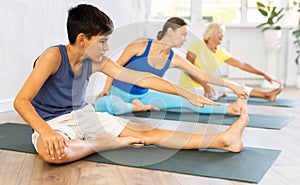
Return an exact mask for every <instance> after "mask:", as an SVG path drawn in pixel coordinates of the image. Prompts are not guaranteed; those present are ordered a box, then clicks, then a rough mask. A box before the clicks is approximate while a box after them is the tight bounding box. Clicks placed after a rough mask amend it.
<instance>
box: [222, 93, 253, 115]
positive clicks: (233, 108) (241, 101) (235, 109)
mask: <svg viewBox="0 0 300 185" xmlns="http://www.w3.org/2000/svg"><path fill="white" fill-rule="evenodd" d="M247 101H248V98H240V97H237V99H236V101H235V102H233V103H230V104H228V107H227V113H228V114H236V115H240V113H241V107H245V106H246V105H247Z"/></svg>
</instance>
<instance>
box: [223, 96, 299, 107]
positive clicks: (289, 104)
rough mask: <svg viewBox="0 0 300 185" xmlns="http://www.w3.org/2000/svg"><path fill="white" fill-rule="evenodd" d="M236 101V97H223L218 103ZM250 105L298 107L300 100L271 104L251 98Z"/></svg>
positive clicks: (284, 100)
mask: <svg viewBox="0 0 300 185" xmlns="http://www.w3.org/2000/svg"><path fill="white" fill-rule="evenodd" d="M235 100H236V97H235V96H227V97H221V98H220V99H219V100H218V102H221V103H232V102H234V101H235ZM248 104H251V105H264V106H278V107H296V106H298V105H299V104H300V100H291V99H283V98H282V99H276V101H274V102H269V101H268V100H266V99H262V98H249V99H248Z"/></svg>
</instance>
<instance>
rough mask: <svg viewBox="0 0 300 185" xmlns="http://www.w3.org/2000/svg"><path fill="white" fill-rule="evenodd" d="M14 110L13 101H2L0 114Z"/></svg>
mask: <svg viewBox="0 0 300 185" xmlns="http://www.w3.org/2000/svg"><path fill="white" fill-rule="evenodd" d="M12 110H14V107H13V99H6V100H0V112H7V111H12Z"/></svg>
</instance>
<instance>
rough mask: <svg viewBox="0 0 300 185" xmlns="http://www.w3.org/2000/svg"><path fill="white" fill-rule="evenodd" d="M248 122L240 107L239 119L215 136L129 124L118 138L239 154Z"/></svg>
mask: <svg viewBox="0 0 300 185" xmlns="http://www.w3.org/2000/svg"><path fill="white" fill-rule="evenodd" d="M248 120H249V118H248V115H247V113H246V109H245V107H242V108H241V115H240V118H239V119H238V120H237V121H236V122H235V123H233V124H232V125H231V126H230V127H229V128H228V129H227V130H225V131H224V132H220V133H216V134H193V133H186V132H177V131H172V130H162V129H158V128H153V127H151V126H147V125H140V124H136V123H132V122H130V123H128V124H127V126H126V127H125V129H124V130H123V131H122V133H121V134H120V136H121V137H124V136H133V137H137V138H141V139H143V140H144V141H145V145H158V146H161V147H166V148H173V149H199V148H214V149H223V150H228V151H231V152H240V151H241V150H242V135H243V131H244V128H245V127H246V125H247V123H248Z"/></svg>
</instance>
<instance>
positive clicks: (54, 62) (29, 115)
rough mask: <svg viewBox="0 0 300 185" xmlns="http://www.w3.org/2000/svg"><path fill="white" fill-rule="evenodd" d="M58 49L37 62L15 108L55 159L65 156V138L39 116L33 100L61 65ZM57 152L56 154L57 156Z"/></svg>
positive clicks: (17, 98)
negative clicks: (38, 135) (32, 102)
mask: <svg viewBox="0 0 300 185" xmlns="http://www.w3.org/2000/svg"><path fill="white" fill-rule="evenodd" d="M60 60H61V58H60V53H59V49H58V48H50V49H48V50H47V51H46V52H45V53H44V54H43V55H41V56H40V57H39V59H38V60H37V64H36V66H35V68H34V69H33V71H32V72H31V74H30V76H29V77H28V79H27V81H26V82H25V84H24V85H23V87H22V88H21V90H20V92H19V93H18V95H17V96H16V98H15V100H14V107H15V109H16V111H17V112H18V113H19V114H20V116H21V117H22V118H23V119H24V120H25V121H26V122H27V123H28V124H29V125H30V126H31V127H32V128H33V129H34V130H36V131H37V132H38V133H39V134H40V137H41V139H42V143H43V145H44V146H45V148H46V153H47V154H48V155H49V156H50V157H51V158H53V157H54V156H55V155H57V156H60V157H61V156H63V155H64V143H65V142H64V138H62V137H61V136H60V135H59V134H58V133H56V132H55V131H53V130H52V129H51V127H50V126H49V125H48V124H47V123H46V122H45V121H44V120H43V119H42V118H41V117H40V116H39V115H38V113H37V112H36V111H35V109H34V107H33V105H32V104H31V101H32V99H33V98H34V97H35V96H36V94H37V93H38V91H39V90H40V88H41V87H42V85H43V84H44V82H45V81H46V80H47V78H48V77H49V76H50V75H51V74H53V73H54V72H55V71H56V70H57V69H58V66H59V64H60ZM55 152H56V154H55Z"/></svg>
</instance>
